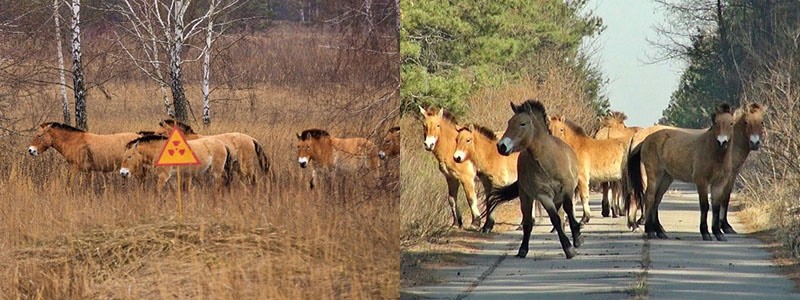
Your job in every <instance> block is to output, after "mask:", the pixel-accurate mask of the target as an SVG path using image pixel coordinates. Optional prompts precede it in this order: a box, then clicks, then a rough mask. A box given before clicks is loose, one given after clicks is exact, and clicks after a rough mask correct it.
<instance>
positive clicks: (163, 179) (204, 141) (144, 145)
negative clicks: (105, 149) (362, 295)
mask: <svg viewBox="0 0 800 300" xmlns="http://www.w3.org/2000/svg"><path fill="white" fill-rule="evenodd" d="M166 142H167V137H165V136H162V135H146V136H142V137H140V138H137V139H134V140H132V141H130V142H128V143H127V144H126V145H125V147H126V150H125V152H124V160H123V161H122V164H121V166H120V169H119V174H120V175H122V177H126V178H127V177H129V176H130V174H131V173H135V172H139V170H141V168H142V167H143V166H144V165H148V166H154V164H155V162H156V160H157V159H158V156H159V155H160V154H161V151H162V150H163V149H164V144H165V143H166ZM186 143H187V144H188V145H189V147H190V148H192V151H193V152H194V155H195V156H196V157H197V159H198V160H199V161H200V165H191V166H183V167H181V168H180V170H181V174H182V175H183V176H185V178H186V180H185V181H184V182H185V183H186V184H188V185H189V186H190V187H191V186H192V185H191V182H192V178H197V177H200V176H201V175H204V174H210V175H211V176H212V178H213V179H214V185H215V190H216V192H217V194H220V193H221V192H222V188H223V187H224V186H228V185H229V183H230V177H231V170H232V168H231V164H232V158H231V155H230V151H229V150H228V147H226V146H225V145H224V144H223V143H222V142H220V141H219V140H217V139H213V138H200V139H195V140H189V141H186ZM154 169H155V171H156V173H157V174H158V187H159V191H161V189H162V188H164V187H166V186H167V183H168V182H169V179H170V178H172V176H173V175H174V174H175V172H176V170H175V167H172V166H169V167H155V168H154Z"/></svg>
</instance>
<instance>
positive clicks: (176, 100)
mask: <svg viewBox="0 0 800 300" xmlns="http://www.w3.org/2000/svg"><path fill="white" fill-rule="evenodd" d="M174 5H175V6H174V8H173V13H172V14H173V15H172V21H173V22H174V30H173V33H174V34H175V35H174V36H173V38H174V40H173V41H172V47H171V48H172V49H170V50H171V51H170V58H169V60H170V85H171V87H172V104H173V107H174V108H175V118H176V119H177V120H178V121H181V122H186V121H187V120H188V119H189V114H188V111H187V103H186V93H185V91H184V89H183V79H182V78H181V65H182V64H183V60H182V59H181V54H182V53H183V43H184V37H185V36H184V35H185V32H184V21H183V16H184V15H185V13H186V8H187V7H188V3H186V4H184V3H183V1H175V2H174Z"/></svg>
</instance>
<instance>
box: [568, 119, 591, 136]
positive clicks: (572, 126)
mask: <svg viewBox="0 0 800 300" xmlns="http://www.w3.org/2000/svg"><path fill="white" fill-rule="evenodd" d="M564 124H566V125H567V127H569V128H570V129H572V131H574V132H575V133H576V134H578V135H582V136H587V137H588V136H589V135H588V134H586V131H585V130H583V127H580V126H578V124H575V123H573V122H572V121H570V120H564Z"/></svg>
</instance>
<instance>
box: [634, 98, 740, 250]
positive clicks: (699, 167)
mask: <svg viewBox="0 0 800 300" xmlns="http://www.w3.org/2000/svg"><path fill="white" fill-rule="evenodd" d="M711 118H712V121H713V125H712V126H711V128H709V129H708V130H705V131H703V132H702V133H699V132H693V131H691V130H685V129H662V130H659V131H657V132H655V133H653V134H651V135H650V136H648V137H647V138H646V139H644V141H642V143H641V144H639V145H638V146H636V148H634V149H633V150H632V151H631V153H630V154H629V159H628V163H627V167H626V169H627V173H628V174H627V175H628V176H629V179H630V180H629V182H630V183H629V184H630V187H631V188H632V189H633V195H634V196H635V200H636V201H644V202H645V204H644V211H645V213H644V218H645V233H646V234H647V237H648V238H655V237H658V238H662V239H664V238H667V235H666V233H665V231H664V227H663V226H662V225H661V221H660V220H659V218H658V206H659V204H660V203H661V199H662V198H663V197H664V193H666V191H667V189H668V188H669V185H670V184H671V183H672V181H673V180H675V179H677V180H680V181H684V182H693V183H694V184H696V185H697V192H698V194H699V201H700V234H701V235H702V236H703V240H711V239H712V238H711V235H710V234H709V233H708V225H707V220H706V219H707V216H708V206H709V203H708V192H709V186H710V187H711V201H712V202H713V216H712V231H713V233H714V236H715V237H716V238H717V240H719V241H725V240H727V239H726V238H725V236H724V234H723V233H722V231H721V230H720V208H721V202H722V199H723V193H724V189H725V185H726V184H727V182H728V180H729V179H730V175H731V173H732V165H731V157H732V155H731V152H732V147H730V144H731V138H732V137H733V129H734V122H733V115H732V114H731V109H730V106H728V105H727V104H723V105H720V106H718V107H717V110H716V112H715V113H714V115H713V116H712V117H711ZM640 163H641V164H643V165H644V169H645V171H646V172H647V187H646V190H645V188H644V186H643V181H642V179H643V177H642V174H641V171H642V168H641V167H640ZM626 194H627V193H626ZM642 199H644V200H642ZM626 201H630V198H628V197H626ZM628 225H629V226H631V227H636V224H634V222H633V219H632V217H631V216H630V215H629V216H628Z"/></svg>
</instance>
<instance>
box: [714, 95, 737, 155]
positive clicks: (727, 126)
mask: <svg viewBox="0 0 800 300" xmlns="http://www.w3.org/2000/svg"><path fill="white" fill-rule="evenodd" d="M711 119H712V121H713V122H714V123H713V125H712V126H711V128H710V129H709V130H712V131H713V132H714V134H715V135H716V137H717V142H718V143H719V147H720V148H721V149H722V150H725V149H727V148H728V145H729V144H730V140H731V136H733V114H732V112H731V107H730V105H728V104H721V105H719V106H717V108H716V111H715V112H714V115H713V116H712V118H711Z"/></svg>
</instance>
